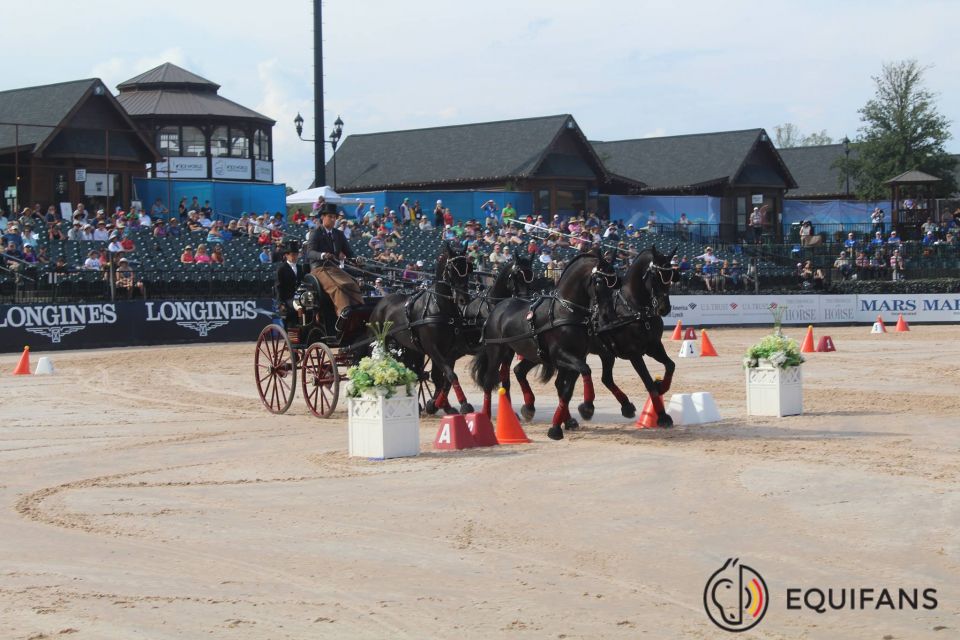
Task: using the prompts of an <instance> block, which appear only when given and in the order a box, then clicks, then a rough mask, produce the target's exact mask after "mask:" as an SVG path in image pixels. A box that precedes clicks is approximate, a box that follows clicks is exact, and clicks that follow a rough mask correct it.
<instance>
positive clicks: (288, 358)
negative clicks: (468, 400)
mask: <svg viewBox="0 0 960 640" xmlns="http://www.w3.org/2000/svg"><path fill="white" fill-rule="evenodd" d="M379 300H380V299H379V298H364V304H362V305H358V306H355V307H352V308H351V309H350V312H349V314H345V315H344V316H341V317H339V318H336V321H335V322H334V321H333V319H334V318H335V310H334V306H333V301H332V300H330V297H329V296H328V295H327V293H326V292H325V291H324V290H323V288H322V287H321V286H320V282H319V281H318V280H317V279H316V277H314V276H313V275H311V274H307V275H305V276H304V278H303V282H302V283H301V284H300V286H299V287H298V289H297V291H296V294H295V295H294V307H295V308H294V309H289V310H283V309H282V310H281V313H279V314H278V317H277V319H276V320H275V321H274V322H273V323H271V324H268V325H267V326H265V327H264V328H263V329H262V330H261V331H260V335H259V336H258V338H257V347H256V352H255V354H254V372H255V376H256V384H257V393H258V394H259V396H260V400H261V402H263V406H264V407H266V409H267V410H268V411H270V412H271V413H277V414H280V413H286V411H287V410H288V409H289V408H290V406H291V405H292V404H293V398H294V396H295V395H296V388H297V384H298V382H299V385H300V390H301V392H302V394H303V398H304V400H305V401H306V404H307V407H308V408H309V409H310V412H311V413H312V414H313V415H315V416H317V417H318V418H328V417H330V416H331V415H332V414H333V411H334V409H336V407H337V402H338V400H339V397H340V383H341V382H343V381H344V380H346V379H347V369H348V368H349V367H350V366H352V365H354V364H356V363H358V362H359V361H360V358H362V357H363V356H364V355H366V353H367V351H368V347H369V345H370V343H371V342H372V339H371V338H370V337H369V336H368V332H367V321H368V320H369V318H370V314H371V312H372V311H373V308H374V307H375V306H376V304H377V302H378V301H379ZM284 311H285V312H284ZM406 364H408V366H410V367H411V368H412V369H413V370H414V371H416V372H417V375H418V378H419V381H420V382H419V385H418V386H419V389H418V395H419V399H420V406H421V407H424V406H425V405H426V400H427V399H429V398H430V397H432V396H433V393H434V384H433V382H432V381H431V370H430V369H431V363H430V361H429V359H426V360H425V361H424V360H421V361H413V362H408V363H406ZM298 378H299V380H298Z"/></svg>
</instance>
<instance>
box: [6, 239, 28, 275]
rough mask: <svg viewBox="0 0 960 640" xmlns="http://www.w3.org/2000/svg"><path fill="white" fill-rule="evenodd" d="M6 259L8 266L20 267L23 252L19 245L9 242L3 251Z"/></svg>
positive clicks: (12, 267) (11, 267)
mask: <svg viewBox="0 0 960 640" xmlns="http://www.w3.org/2000/svg"><path fill="white" fill-rule="evenodd" d="M3 256H4V258H6V260H5V261H4V262H5V264H6V265H7V267H8V268H10V269H19V268H20V264H21V262H20V261H21V260H23V252H22V251H20V249H18V248H17V245H15V244H14V243H12V242H11V243H9V244H7V248H6V250H5V251H4V252H3Z"/></svg>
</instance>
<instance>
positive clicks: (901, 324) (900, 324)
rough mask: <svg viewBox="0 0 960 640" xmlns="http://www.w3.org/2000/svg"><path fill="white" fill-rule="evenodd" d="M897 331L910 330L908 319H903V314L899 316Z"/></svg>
mask: <svg viewBox="0 0 960 640" xmlns="http://www.w3.org/2000/svg"><path fill="white" fill-rule="evenodd" d="M897 331H910V325H908V324H907V321H906V320H904V319H903V314H902V313H901V314H900V316H899V317H898V318H897Z"/></svg>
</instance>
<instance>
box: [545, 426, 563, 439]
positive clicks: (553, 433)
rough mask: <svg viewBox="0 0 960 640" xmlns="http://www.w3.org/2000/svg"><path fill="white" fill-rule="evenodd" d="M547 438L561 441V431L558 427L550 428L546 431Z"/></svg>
mask: <svg viewBox="0 0 960 640" xmlns="http://www.w3.org/2000/svg"><path fill="white" fill-rule="evenodd" d="M547 437H548V438H550V439H551V440H563V429H562V428H561V427H560V425H556V426H555V427H550V429H549V430H548V431H547Z"/></svg>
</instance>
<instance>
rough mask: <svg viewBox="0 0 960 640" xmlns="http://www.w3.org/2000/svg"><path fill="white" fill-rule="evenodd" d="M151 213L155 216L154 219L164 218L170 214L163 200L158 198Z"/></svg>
mask: <svg viewBox="0 0 960 640" xmlns="http://www.w3.org/2000/svg"><path fill="white" fill-rule="evenodd" d="M150 213H151V214H153V217H154V218H158V219H159V218H162V217H163V216H165V215H167V214H168V213H170V212H169V211H168V210H167V208H166V207H165V206H163V200H161V199H160V198H157V199H156V201H154V203H153V206H152V207H150Z"/></svg>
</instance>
